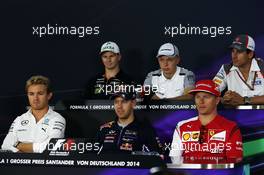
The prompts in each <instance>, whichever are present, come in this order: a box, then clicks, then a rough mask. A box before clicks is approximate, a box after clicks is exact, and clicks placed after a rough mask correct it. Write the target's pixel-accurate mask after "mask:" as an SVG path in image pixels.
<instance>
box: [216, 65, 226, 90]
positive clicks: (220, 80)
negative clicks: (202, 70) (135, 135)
mask: <svg viewBox="0 0 264 175" xmlns="http://www.w3.org/2000/svg"><path fill="white" fill-rule="evenodd" d="M213 81H214V82H215V84H217V86H218V89H219V90H220V91H221V92H222V91H223V90H225V88H226V86H227V81H226V73H225V70H224V65H222V66H221V68H220V70H219V71H218V73H217V74H216V76H215V77H214V78H213Z"/></svg>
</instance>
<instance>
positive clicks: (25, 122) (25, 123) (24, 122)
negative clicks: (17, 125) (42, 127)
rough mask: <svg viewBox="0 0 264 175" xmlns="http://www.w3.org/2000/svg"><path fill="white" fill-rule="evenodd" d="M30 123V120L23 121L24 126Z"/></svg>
mask: <svg viewBox="0 0 264 175" xmlns="http://www.w3.org/2000/svg"><path fill="white" fill-rule="evenodd" d="M28 123H29V121H28V120H23V121H21V125H22V126H25V125H27V124H28Z"/></svg>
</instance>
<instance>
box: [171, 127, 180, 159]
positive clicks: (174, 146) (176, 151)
mask: <svg viewBox="0 0 264 175" xmlns="http://www.w3.org/2000/svg"><path fill="white" fill-rule="evenodd" d="M182 153H183V145H182V141H181V137H180V129H179V127H178V126H177V127H176V129H175V131H174V134H173V138H172V143H171V150H170V153H169V156H170V157H171V161H172V163H174V164H181V163H182V161H183V158H182Z"/></svg>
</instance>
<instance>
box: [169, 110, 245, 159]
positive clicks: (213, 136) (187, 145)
mask: <svg viewBox="0 0 264 175" xmlns="http://www.w3.org/2000/svg"><path fill="white" fill-rule="evenodd" d="M170 156H171V157H175V156H176V157H177V156H178V157H179V156H182V157H183V162H184V163H227V162H229V163H230V162H238V161H240V160H242V157H243V148H242V138H241V134H240V130H239V128H238V127H237V125H236V123H234V122H232V121H230V120H227V119H225V118H224V117H222V116H220V115H217V116H216V117H215V118H214V119H213V120H212V121H211V122H210V123H208V124H207V125H205V126H203V125H202V124H201V122H200V120H199V119H198V117H194V118H191V119H189V120H184V121H181V122H179V123H178V125H177V128H176V130H175V132H174V136H173V142H172V147H171V151H170Z"/></svg>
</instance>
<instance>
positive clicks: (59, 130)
mask: <svg viewBox="0 0 264 175" xmlns="http://www.w3.org/2000/svg"><path fill="white" fill-rule="evenodd" d="M65 127H66V121H65V119H64V118H63V117H61V116H60V117H56V118H55V119H54V120H53V121H52V122H51V125H50V128H49V131H48V137H47V138H46V139H45V140H44V141H42V142H36V143H33V152H36V153H42V152H43V151H44V150H45V149H46V147H47V144H48V143H49V141H50V139H52V138H63V137H64V132H65Z"/></svg>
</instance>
